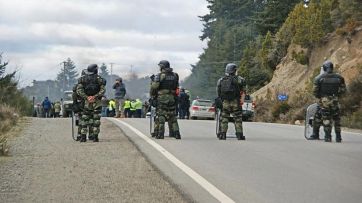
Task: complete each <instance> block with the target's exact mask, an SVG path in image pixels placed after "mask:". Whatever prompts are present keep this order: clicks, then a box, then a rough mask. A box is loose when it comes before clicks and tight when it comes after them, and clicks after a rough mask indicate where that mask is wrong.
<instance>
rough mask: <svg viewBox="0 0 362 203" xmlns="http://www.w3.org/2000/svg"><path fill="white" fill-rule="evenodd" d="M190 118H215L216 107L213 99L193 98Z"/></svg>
mask: <svg viewBox="0 0 362 203" xmlns="http://www.w3.org/2000/svg"><path fill="white" fill-rule="evenodd" d="M190 118H191V119H193V120H195V119H198V118H206V119H215V107H214V106H213V103H212V101H211V100H204V99H196V100H193V101H192V103H191V107H190Z"/></svg>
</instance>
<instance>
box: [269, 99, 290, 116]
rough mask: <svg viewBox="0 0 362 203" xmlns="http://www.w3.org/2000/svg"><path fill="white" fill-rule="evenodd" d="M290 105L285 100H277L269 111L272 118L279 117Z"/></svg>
mask: <svg viewBox="0 0 362 203" xmlns="http://www.w3.org/2000/svg"><path fill="white" fill-rule="evenodd" d="M290 108H291V106H290V105H289V104H288V103H287V102H277V103H275V104H274V105H273V107H272V110H271V113H272V115H273V117H274V118H279V116H280V115H281V114H286V113H287V112H288V111H289V110H290Z"/></svg>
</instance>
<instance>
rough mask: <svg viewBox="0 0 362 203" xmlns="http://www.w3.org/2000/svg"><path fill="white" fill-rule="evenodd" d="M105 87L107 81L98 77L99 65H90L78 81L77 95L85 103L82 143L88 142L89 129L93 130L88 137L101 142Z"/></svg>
mask: <svg viewBox="0 0 362 203" xmlns="http://www.w3.org/2000/svg"><path fill="white" fill-rule="evenodd" d="M105 86H106V80H105V79H103V78H102V77H101V76H99V75H98V65H97V64H91V65H89V66H88V68H87V70H86V73H85V75H84V76H82V77H81V78H80V79H79V80H78V85H77V94H78V95H79V96H80V97H81V98H82V99H83V100H84V101H85V102H84V109H83V111H82V117H81V120H80V124H81V126H82V130H81V140H80V141H81V142H86V141H87V133H88V127H90V128H91V129H92V132H91V133H92V134H89V136H88V137H89V138H91V139H93V141H94V142H98V141H99V138H98V135H99V132H100V125H101V122H100V118H101V116H100V114H101V110H102V105H101V98H102V96H103V95H104V93H105V92H106V90H105Z"/></svg>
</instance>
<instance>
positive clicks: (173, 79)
mask: <svg viewBox="0 0 362 203" xmlns="http://www.w3.org/2000/svg"><path fill="white" fill-rule="evenodd" d="M158 66H159V67H160V73H158V74H157V75H156V77H155V79H154V81H152V82H151V91H150V94H151V97H152V98H157V107H156V119H157V120H158V124H159V127H158V132H157V135H156V138H157V139H163V138H164V134H165V122H166V121H169V122H170V123H171V126H172V128H170V129H172V130H173V134H172V135H173V136H174V137H175V138H176V139H181V134H180V131H179V126H178V123H177V117H176V105H177V94H176V92H177V89H178V86H179V76H178V74H177V73H174V72H173V70H172V68H171V67H170V63H169V62H168V61H166V60H162V61H160V62H159V63H158ZM155 130H156V129H155Z"/></svg>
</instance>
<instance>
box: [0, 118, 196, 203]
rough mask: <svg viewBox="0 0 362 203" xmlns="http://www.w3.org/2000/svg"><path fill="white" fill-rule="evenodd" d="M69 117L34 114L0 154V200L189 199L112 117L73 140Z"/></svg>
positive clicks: (163, 200) (104, 200)
mask: <svg viewBox="0 0 362 203" xmlns="http://www.w3.org/2000/svg"><path fill="white" fill-rule="evenodd" d="M70 133H71V132H70V119H62V118H59V119H41V118H30V119H29V124H27V126H26V127H25V129H24V131H22V133H21V135H19V136H17V137H15V138H13V139H12V140H10V141H9V143H8V144H9V145H10V147H11V148H10V151H9V155H8V156H5V157H0V202H189V201H190V200H188V199H187V198H186V197H185V196H184V195H182V194H181V192H179V190H178V189H176V187H175V186H174V185H172V183H170V182H169V181H167V180H166V179H165V178H164V177H163V176H162V175H161V174H160V172H159V171H158V170H156V169H155V168H154V167H153V166H152V165H151V164H150V163H149V162H148V161H147V160H146V159H145V158H144V156H142V154H141V153H140V152H139V151H138V150H137V148H136V147H135V146H134V145H133V144H132V143H131V142H130V141H129V140H128V139H127V137H126V136H124V135H123V134H122V132H121V131H120V130H119V128H118V127H117V126H115V125H114V124H112V123H111V122H110V121H106V120H102V125H101V134H100V142H99V143H93V142H86V143H79V142H74V141H73V140H72V138H71V135H70Z"/></svg>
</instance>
